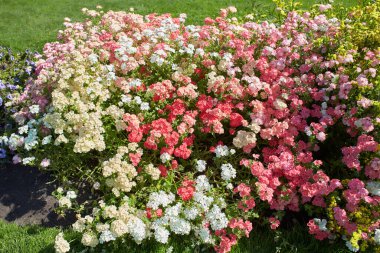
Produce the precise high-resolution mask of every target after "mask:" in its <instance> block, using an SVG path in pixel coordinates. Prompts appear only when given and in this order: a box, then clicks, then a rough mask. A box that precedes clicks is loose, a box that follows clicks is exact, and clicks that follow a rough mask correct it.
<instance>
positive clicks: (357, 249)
mask: <svg viewBox="0 0 380 253" xmlns="http://www.w3.org/2000/svg"><path fill="white" fill-rule="evenodd" d="M346 246H347V248H348V249H349V250H350V251H352V252H358V251H359V248H356V247H354V246H352V244H351V242H350V241H346Z"/></svg>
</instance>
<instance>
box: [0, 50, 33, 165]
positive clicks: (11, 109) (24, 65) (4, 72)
mask: <svg viewBox="0 0 380 253" xmlns="http://www.w3.org/2000/svg"><path fill="white" fill-rule="evenodd" d="M36 56H37V55H36V53H32V52H30V51H28V50H27V51H25V52H23V53H13V52H12V51H11V49H9V48H5V47H1V46H0V136H2V135H4V134H5V133H7V134H8V133H12V132H14V131H16V130H17V129H14V127H15V124H14V121H13V120H12V118H11V117H10V116H11V115H12V114H13V113H15V112H16V111H18V109H19V108H18V106H17V105H16V104H17V103H18V102H17V101H18V99H19V97H20V95H21V93H22V92H23V91H24V86H25V83H26V82H28V80H29V78H31V77H32V76H33V73H34V70H35V63H34V60H35V57H36ZM5 148H6V147H5V146H4V143H3V141H2V139H1V138H0V159H4V158H6V150H5Z"/></svg>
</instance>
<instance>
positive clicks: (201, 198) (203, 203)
mask: <svg viewBox="0 0 380 253" xmlns="http://www.w3.org/2000/svg"><path fill="white" fill-rule="evenodd" d="M193 199H194V201H196V202H198V204H199V205H200V207H201V208H202V209H203V211H208V209H209V207H210V206H211V204H212V202H213V201H214V198H213V197H208V196H206V195H204V194H203V193H201V192H195V193H194V196H193Z"/></svg>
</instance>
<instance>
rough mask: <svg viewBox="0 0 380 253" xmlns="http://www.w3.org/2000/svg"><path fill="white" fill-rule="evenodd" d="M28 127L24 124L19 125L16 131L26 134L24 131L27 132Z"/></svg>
mask: <svg viewBox="0 0 380 253" xmlns="http://www.w3.org/2000/svg"><path fill="white" fill-rule="evenodd" d="M28 129H29V127H28V125H25V126H22V127H19V128H18V133H19V134H26V133H27V132H28Z"/></svg>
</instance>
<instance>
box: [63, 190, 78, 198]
mask: <svg viewBox="0 0 380 253" xmlns="http://www.w3.org/2000/svg"><path fill="white" fill-rule="evenodd" d="M66 197H68V198H69V199H75V198H76V197H77V194H76V193H75V191H68V192H67V193H66Z"/></svg>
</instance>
